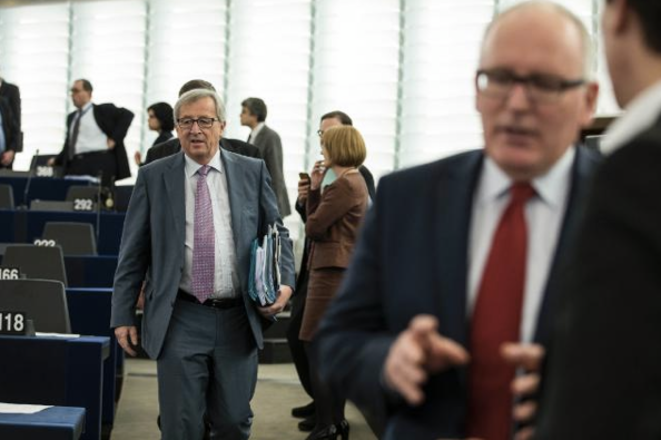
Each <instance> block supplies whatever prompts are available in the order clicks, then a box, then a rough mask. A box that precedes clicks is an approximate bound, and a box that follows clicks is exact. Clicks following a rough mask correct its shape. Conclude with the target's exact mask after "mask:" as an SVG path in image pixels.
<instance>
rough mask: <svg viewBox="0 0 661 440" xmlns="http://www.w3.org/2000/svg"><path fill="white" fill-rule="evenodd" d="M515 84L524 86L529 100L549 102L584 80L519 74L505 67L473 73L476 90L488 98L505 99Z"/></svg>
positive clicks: (583, 82)
mask: <svg viewBox="0 0 661 440" xmlns="http://www.w3.org/2000/svg"><path fill="white" fill-rule="evenodd" d="M515 84H522V85H523V86H524V88H525V91H526V96H527V97H528V99H530V100H531V101H533V102H541V103H550V102H555V101H557V100H558V98H560V95H562V93H564V92H566V91H567V90H569V89H573V88H576V87H579V86H582V85H583V84H585V80H584V79H575V80H566V79H563V78H561V77H559V76H555V75H544V74H534V75H528V76H519V75H517V74H515V73H514V72H511V71H509V70H506V69H493V70H478V71H477V74H476V75H475V85H476V86H477V90H478V92H479V93H480V94H482V95H484V96H488V97H490V98H495V99H506V98H507V97H508V96H510V93H511V92H512V88H513V87H514V85H515Z"/></svg>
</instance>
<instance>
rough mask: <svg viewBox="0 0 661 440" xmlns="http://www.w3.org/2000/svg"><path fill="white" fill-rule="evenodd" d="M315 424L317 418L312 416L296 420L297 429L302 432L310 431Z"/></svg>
mask: <svg viewBox="0 0 661 440" xmlns="http://www.w3.org/2000/svg"><path fill="white" fill-rule="evenodd" d="M316 424H317V418H316V417H314V416H312V417H308V418H307V419H303V420H301V421H300V422H298V430H299V431H303V432H310V431H312V430H313V429H314V427H315V426H316Z"/></svg>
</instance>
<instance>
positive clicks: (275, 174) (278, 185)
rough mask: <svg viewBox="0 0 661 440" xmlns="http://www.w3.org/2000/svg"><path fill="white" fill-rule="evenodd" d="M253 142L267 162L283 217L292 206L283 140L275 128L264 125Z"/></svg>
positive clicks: (289, 212)
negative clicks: (285, 170) (284, 161)
mask: <svg viewBox="0 0 661 440" xmlns="http://www.w3.org/2000/svg"><path fill="white" fill-rule="evenodd" d="M250 143H251V144H253V145H254V146H256V147H257V148H258V149H259V152H260V154H261V156H262V158H263V159H264V162H266V168H268V170H269V173H270V174H271V179H272V181H273V183H272V185H273V191H274V192H275V195H276V197H277V198H278V209H279V210H280V215H281V216H282V218H285V217H287V216H288V215H289V214H291V206H289V196H288V195H287V185H286V184H285V176H284V173H283V167H282V142H281V141H280V135H278V133H276V132H275V131H274V130H272V129H270V128H269V127H268V126H267V125H264V127H262V129H261V130H260V131H259V133H257V136H256V137H255V139H252V140H251V141H250Z"/></svg>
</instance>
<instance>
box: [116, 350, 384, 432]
mask: <svg viewBox="0 0 661 440" xmlns="http://www.w3.org/2000/svg"><path fill="white" fill-rule="evenodd" d="M308 402H309V398H308V397H307V395H306V394H305V392H304V391H303V389H302V388H301V386H300V383H299V382H298V378H297V376H296V372H295V370H294V366H293V364H279V365H260V366H259V380H258V383H257V392H256V393H255V398H254V399H253V401H252V408H253V412H254V413H255V420H254V424H253V432H252V436H251V439H252V440H303V439H305V437H306V435H307V434H306V433H302V432H300V431H299V430H298V429H297V427H296V425H297V423H298V419H294V418H292V417H291V415H290V411H291V408H292V407H294V406H299V405H303V404H306V403H308ZM157 414H158V399H157V383H156V365H155V363H154V362H153V361H150V360H144V359H128V360H127V362H126V373H125V379H124V387H123V389H122V397H121V399H120V401H119V405H118V408H117V416H116V419H115V426H114V429H113V431H112V436H111V439H112V440H157V439H159V438H160V436H159V431H158V427H157V426H156V415H157ZM347 419H348V420H349V423H350V424H351V432H350V438H351V440H375V439H376V437H375V436H374V435H373V434H372V433H371V431H370V429H369V428H368V426H367V424H366V423H365V420H364V419H363V417H362V416H361V415H360V413H359V412H358V411H357V410H356V409H355V408H354V407H353V406H352V405H351V404H347Z"/></svg>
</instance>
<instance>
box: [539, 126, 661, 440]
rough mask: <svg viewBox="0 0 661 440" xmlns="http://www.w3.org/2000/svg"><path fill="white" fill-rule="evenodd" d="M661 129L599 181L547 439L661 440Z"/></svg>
mask: <svg viewBox="0 0 661 440" xmlns="http://www.w3.org/2000/svg"><path fill="white" fill-rule="evenodd" d="M660 164H661V122H657V124H656V126H654V127H653V128H652V129H651V130H649V131H647V132H646V133H643V134H642V135H640V136H638V137H637V138H636V139H635V140H633V141H632V142H630V143H629V144H628V145H626V146H624V147H622V148H621V149H619V150H617V151H615V152H614V153H613V154H612V155H610V156H608V157H607V158H606V159H605V160H604V162H603V163H602V165H601V166H600V167H599V169H598V171H597V172H596V174H595V179H594V186H593V188H592V191H591V193H590V198H589V200H588V205H587V208H586V215H585V219H584V222H583V223H582V224H581V226H580V228H579V231H580V234H579V238H578V241H577V246H576V247H575V249H576V252H575V253H574V254H573V257H572V259H571V260H572V261H573V264H572V266H571V269H572V270H570V271H568V273H566V277H567V279H566V281H565V282H564V283H563V284H562V289H561V291H560V295H559V296H558V298H559V299H558V313H557V314H556V316H557V320H556V322H557V324H556V325H555V327H554V330H555V331H554V333H553V339H552V345H551V348H550V352H549V356H548V368H547V370H545V372H544V380H545V382H546V383H545V385H544V390H543V396H542V402H541V405H542V406H541V420H540V422H539V427H538V430H539V437H536V438H540V439H545V440H546V439H553V440H555V439H563V440H574V439H576V440H578V439H581V440H582V439H600V440H602V439H604V440H609V439H613V440H615V439H618V440H619V439H636V440H647V439H659V438H661V350H660V349H659V341H661V226H660V225H661V198H660V197H661V172H659V165H660Z"/></svg>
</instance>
